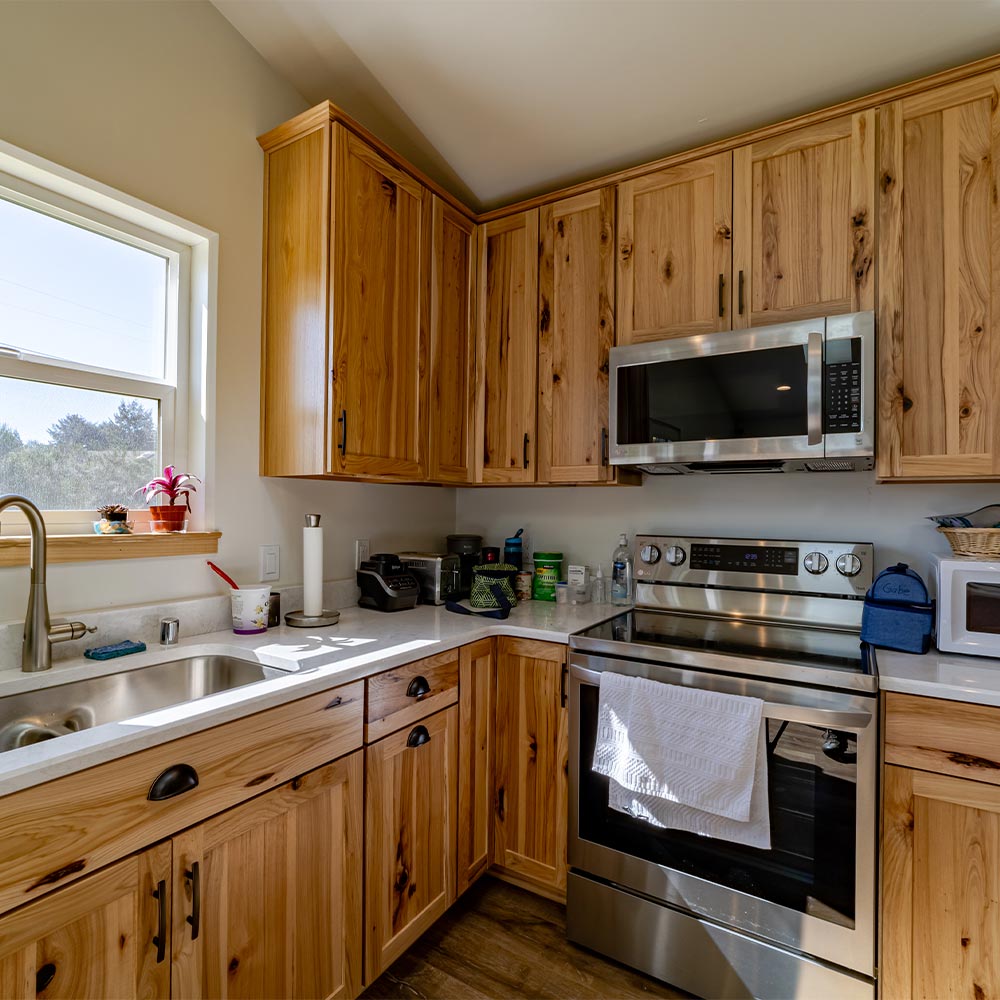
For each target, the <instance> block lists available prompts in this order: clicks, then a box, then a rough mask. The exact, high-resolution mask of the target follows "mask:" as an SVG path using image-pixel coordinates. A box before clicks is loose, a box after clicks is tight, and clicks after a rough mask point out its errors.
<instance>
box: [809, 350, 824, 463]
mask: <svg viewBox="0 0 1000 1000" xmlns="http://www.w3.org/2000/svg"><path fill="white" fill-rule="evenodd" d="M806 432H807V433H808V435H809V437H808V443H809V444H822V443H823V334H822V333H817V332H813V333H810V334H809V342H808V344H807V346H806Z"/></svg>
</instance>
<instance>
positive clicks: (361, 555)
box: [354, 538, 372, 569]
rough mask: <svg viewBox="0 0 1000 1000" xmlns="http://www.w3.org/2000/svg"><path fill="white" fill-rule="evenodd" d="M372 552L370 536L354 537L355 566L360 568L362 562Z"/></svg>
mask: <svg viewBox="0 0 1000 1000" xmlns="http://www.w3.org/2000/svg"><path fill="white" fill-rule="evenodd" d="M371 554H372V543H371V540H370V539H368V538H355V539H354V568H355V569H360V568H361V564H362V563H363V562H364V561H365V560H366V559H368V558H370V557H371Z"/></svg>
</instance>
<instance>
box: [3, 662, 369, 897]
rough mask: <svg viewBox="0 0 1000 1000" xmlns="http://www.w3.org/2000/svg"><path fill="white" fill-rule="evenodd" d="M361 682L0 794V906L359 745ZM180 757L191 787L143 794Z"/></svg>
mask: <svg viewBox="0 0 1000 1000" xmlns="http://www.w3.org/2000/svg"><path fill="white" fill-rule="evenodd" d="M363 684H364V682H363V681H357V682H355V683H354V684H346V685H344V686H343V687H339V688H337V689H336V690H333V691H323V692H321V693H320V694H317V695H312V696H311V697H309V698H303V699H301V700H299V701H293V702H291V703H289V704H287V705H281V706H279V707H278V708H272V709H268V710H267V711H264V712H258V713H256V714H255V715H250V716H247V717H246V718H244V719H236V720H234V721H233V722H227V723H225V724H223V725H220V726H216V727H214V728H212V729H206V730H204V731H203V732H200V733H195V734H194V735H192V736H185V737H183V738H182V739H179V740H173V741H172V742H170V743H164V744H163V745H162V746H158V747H152V748H150V749H149V750H142V751H140V752H139V753H135V754H131V755H130V756H128V757H122V758H120V759H119V760H114V761H110V762H109V763H107V764H101V765H99V766H97V767H92V768H89V769H88V770H86V771H80V772H79V773H77V774H71V775H67V776H66V777H64V778H58V779H57V780H55V781H50V782H47V783H46V784H43V785H36V786H35V787H33V788H26V789H25V790H24V791H21V792H15V793H14V794H12V795H9V796H6V797H5V798H2V799H0V813H2V815H3V818H4V819H3V837H2V839H0V912H4V911H6V910H9V909H11V908H12V907H14V906H18V905H20V904H21V903H26V902H28V901H29V900H31V899H34V898H35V897H36V896H40V895H42V894H43V893H45V892H48V891H49V890H51V889H53V888H54V887H56V886H61V885H65V884H67V883H69V882H72V881H74V880H75V879H77V878H79V877H80V876H81V875H84V874H87V873H89V872H92V871H94V870H96V869H98V868H101V867H102V866H104V865H106V864H108V863H110V862H112V861H115V860H117V859H118V858H121V857H124V856H125V855H127V854H131V853H133V852H134V851H138V850H141V849H142V848H144V847H146V846H148V845H149V844H152V843H154V842H155V841H157V840H161V839H163V838H164V837H169V836H170V835H172V834H174V833H176V832H178V831H179V830H182V829H184V828H185V827H188V826H191V825H192V824H194V823H198V822H201V820H204V819H207V818H208V817H209V816H212V815H214V814H215V813H218V812H221V811H222V810H223V809H228V808H229V807H230V806H233V805H236V804H237V803H239V802H242V801H243V800H244V799H249V798H251V797H252V796H254V795H257V794H259V793H260V792H264V791H267V790H268V789H269V788H272V787H274V786H276V785H280V784H283V783H284V782H286V781H290V780H291V779H292V778H294V777H296V776H297V775H300V774H302V773H303V772H305V771H309V770H311V769H312V768H315V767H319V766H320V765H322V764H325V763H327V762H329V761H332V760H334V759H336V758H337V757H340V756H342V755H343V754H346V753H349V752H350V751H351V750H355V749H357V748H358V747H360V746H361V741H362V740H361V738H362V719H363V705H364V697H363V695H364V688H363ZM178 765H187V766H188V767H189V768H192V769H193V770H194V772H195V773H196V774H197V778H198V784H197V786H196V787H193V788H191V789H190V790H188V791H185V792H183V793H182V794H178V795H176V796H175V797H173V798H168V799H165V800H162V801H157V802H151V801H149V799H148V798H147V795H148V794H149V792H150V789H151V786H152V784H153V782H154V781H155V780H156V779H157V777H159V776H160V775H162V774H163V772H164V771H167V770H168V769H171V768H176V767H177V766H178ZM188 773H189V774H190V772H188Z"/></svg>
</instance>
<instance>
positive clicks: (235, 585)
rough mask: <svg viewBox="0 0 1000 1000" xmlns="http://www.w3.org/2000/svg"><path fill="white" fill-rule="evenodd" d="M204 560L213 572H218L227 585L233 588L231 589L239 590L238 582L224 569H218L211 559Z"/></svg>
mask: <svg viewBox="0 0 1000 1000" xmlns="http://www.w3.org/2000/svg"><path fill="white" fill-rule="evenodd" d="M205 562H207V563H208V568H209V569H210V570H211V571H212V572H213V573H218V574H219V576H221V577H222V579H223V580H225V581H226V583H228V584H229V586H230V587H232V588H233V590H239V589H240V586H239V584H238V583H237V582H236V581H235V580H234V579H233V578H232V577H231V576H230V575H229V574H228V573H227V572H226V571H225V570H221V569H219V567H218V566H216V565H215V563H214V562H212V560H211V559H206V560H205Z"/></svg>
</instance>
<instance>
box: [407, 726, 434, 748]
mask: <svg viewBox="0 0 1000 1000" xmlns="http://www.w3.org/2000/svg"><path fill="white" fill-rule="evenodd" d="M430 741H431V734H430V733H429V732H427V727H426V726H414V727H413V728H412V729H411V730H410V735H409V736H407V737H406V745H407V746H408V747H422V746H423V745H424V744H425V743H430Z"/></svg>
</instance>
